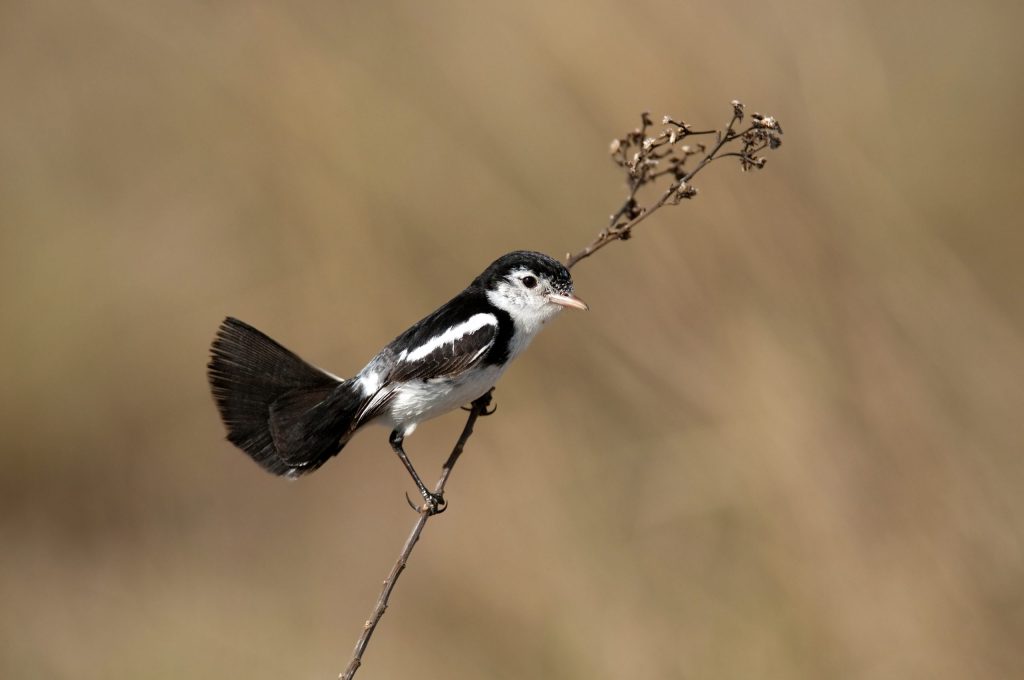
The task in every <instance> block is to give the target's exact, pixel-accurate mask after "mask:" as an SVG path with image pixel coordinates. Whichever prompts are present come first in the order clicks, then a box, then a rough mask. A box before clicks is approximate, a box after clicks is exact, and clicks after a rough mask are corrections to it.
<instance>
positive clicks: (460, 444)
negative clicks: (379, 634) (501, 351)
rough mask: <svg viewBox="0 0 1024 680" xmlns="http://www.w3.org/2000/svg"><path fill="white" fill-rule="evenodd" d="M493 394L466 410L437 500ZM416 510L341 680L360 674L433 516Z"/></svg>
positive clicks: (427, 509) (426, 509)
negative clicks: (418, 543) (421, 535)
mask: <svg viewBox="0 0 1024 680" xmlns="http://www.w3.org/2000/svg"><path fill="white" fill-rule="evenodd" d="M493 390H494V388H491V389H490V390H488V391H487V393H486V394H484V395H483V396H482V397H480V398H478V399H477V400H476V401H474V402H473V404H472V406H471V407H470V408H469V417H468V418H466V425H465V427H463V428H462V434H461V435H460V436H459V440H458V441H457V442H455V446H454V447H453V448H452V452H451V453H450V454H449V455H448V460H446V461H445V463H444V467H443V468H441V478H440V479H438V481H437V484H436V485H435V486H434V493H435V494H437V495H438V496H441V495H443V494H444V487H445V485H446V484H448V478H449V477H450V476H451V474H452V469H453V468H454V467H455V463H456V462H458V460H459V456H461V455H462V450H463V449H464V448H465V447H466V442H467V441H469V437H470V435H472V434H473V426H474V425H475V424H476V420H477V418H479V417H480V416H489V415H491V414H492V413H494V410H493V409H492V410H488V407H489V406H490V405H491V392H492V391H493ZM418 510H419V519H417V520H416V524H415V525H413V528H412V531H411V532H410V533H409V538H407V539H405V545H403V546H402V552H401V553H399V555H398V559H397V560H396V561H395V565H394V566H393V567H391V573H389V574H388V577H387V578H386V579H385V580H384V588H383V589H382V590H381V593H380V597H378V598H377V604H376V605H374V607H373V611H372V612H371V613H370V618H369V619H367V620H366V623H364V624H363V632H362V634H361V635H360V636H359V640H357V641H356V646H355V649H354V650H353V651H352V660H351V661H350V662H349V664H348V668H346V669H345V672H344V673H342V674H341V675H340V676H338V677H339V678H341V680H351V679H352V677H353V676H354V675H355V674H356V671H357V670H359V666H360V665H362V663H363V653H364V652H365V651H366V646H367V645H368V644H370V638H371V637H372V636H373V631H375V630H376V629H377V624H378V623H380V619H381V617H382V616H384V612H385V611H386V610H387V608H388V601H389V600H390V599H391V593H392V591H393V590H394V589H395V584H396V583H398V577H399V576H401V575H402V572H403V571H404V570H405V565H406V564H407V563H408V561H409V556H410V555H411V554H412V549H413V548H414V547H416V542H417V541H418V540H420V534H421V533H423V528H424V527H425V526H427V520H428V519H430V518H431V517H432V516H433V515H431V514H430V506H429V505H427V504H426V503H424V504H423V505H422V506H420V507H419V508H418Z"/></svg>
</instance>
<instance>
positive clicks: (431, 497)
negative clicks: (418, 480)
mask: <svg viewBox="0 0 1024 680" xmlns="http://www.w3.org/2000/svg"><path fill="white" fill-rule="evenodd" d="M420 493H421V494H422V495H423V505H416V504H415V503H413V502H412V499H411V498H409V494H405V502H406V503H408V504H409V507H410V508H412V509H413V510H415V511H416V512H418V513H421V514H422V513H424V512H425V513H427V516H428V517H432V516H434V515H440V514H441V513H442V512H444V511H445V510H447V509H448V501H446V500H445V499H444V496H443V495H441V494H436V493H430V492H429V491H421V492H420Z"/></svg>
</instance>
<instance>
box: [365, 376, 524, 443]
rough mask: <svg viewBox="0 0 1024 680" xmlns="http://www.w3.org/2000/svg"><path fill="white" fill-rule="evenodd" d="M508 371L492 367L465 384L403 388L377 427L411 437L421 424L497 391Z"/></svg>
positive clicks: (419, 383) (418, 384) (420, 384)
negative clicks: (493, 390)
mask: <svg viewBox="0 0 1024 680" xmlns="http://www.w3.org/2000/svg"><path fill="white" fill-rule="evenodd" d="M503 371H504V367H499V366H489V367H487V368H485V369H483V370H480V371H473V372H472V373H471V376H469V377H467V378H464V379H462V380H456V381H453V382H448V381H445V380H438V381H428V382H422V381H415V382H410V383H406V384H405V385H403V386H402V387H400V388H399V389H398V390H397V391H396V394H395V397H394V399H393V400H392V401H391V405H390V408H389V409H388V410H387V412H385V413H384V414H382V415H381V416H380V417H378V418H376V419H375V420H374V422H375V423H378V424H381V425H386V426H388V427H390V428H391V429H396V430H402V431H403V432H404V434H410V433H411V432H412V430H413V429H414V428H415V427H416V425H417V424H418V423H421V422H423V421H424V420H430V419H431V418H436V417H437V416H440V415H443V414H445V413H448V412H449V411H454V410H455V409H457V408H458V407H460V406H463V405H465V404H468V403H470V402H471V401H473V400H474V399H476V398H477V397H479V396H481V395H482V394H483V393H484V392H486V391H487V390H489V389H491V388H492V387H494V383H495V382H497V381H498V378H499V377H501V374H502V372H503Z"/></svg>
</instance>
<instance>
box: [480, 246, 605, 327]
mask: <svg viewBox="0 0 1024 680" xmlns="http://www.w3.org/2000/svg"><path fill="white" fill-rule="evenodd" d="M474 283H475V284H476V285H479V286H480V287H482V288H483V289H484V290H485V291H486V293H487V298H488V299H489V300H490V301H491V304H493V305H494V306H495V307H498V308H499V309H503V310H505V311H506V312H508V313H509V314H510V315H511V316H512V319H513V320H514V321H515V322H516V324H517V325H519V326H521V327H523V328H524V329H526V330H531V331H532V330H536V329H537V328H539V327H540V326H541V325H542V324H544V323H545V322H546V321H547V320H548V319H550V318H552V317H554V316H555V315H556V314H558V312H560V311H562V309H564V308H565V307H572V308H575V309H587V304H586V303H585V302H583V300H580V299H579V298H578V297H576V296H575V295H574V294H573V287H572V276H570V275H569V270H568V269H566V268H565V267H564V266H563V265H562V263H561V262H559V261H558V260H556V259H554V258H552V257H548V256H547V255H544V254H543V253H535V252H531V251H528V250H517V251H514V252H511V253H508V254H507V255H502V256H501V257H499V258H498V259H497V260H495V261H494V262H492V263H491V266H489V267H488V268H487V269H485V270H484V272H483V273H482V274H481V275H480V276H478V277H477V279H476V281H474Z"/></svg>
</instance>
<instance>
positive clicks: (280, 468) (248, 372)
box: [207, 317, 362, 476]
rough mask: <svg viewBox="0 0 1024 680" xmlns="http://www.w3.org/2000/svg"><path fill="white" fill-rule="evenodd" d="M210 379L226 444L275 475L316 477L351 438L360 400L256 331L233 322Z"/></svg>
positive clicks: (217, 349)
mask: <svg viewBox="0 0 1024 680" xmlns="http://www.w3.org/2000/svg"><path fill="white" fill-rule="evenodd" d="M210 354H211V358H210V363H209V365H208V366H207V377H208V378H209V380H210V389H211V390H212V391H213V398H214V400H215V401H216V402H217V409H218V410H219V411H220V416H221V419H223V421H224V425H225V426H226V427H227V429H228V440H229V441H230V442H231V443H232V444H234V445H235V446H237V447H238V448H240V449H242V450H243V451H245V452H246V453H247V454H249V455H250V456H251V457H252V459H253V460H255V461H256V462H257V463H259V464H260V465H262V466H263V467H264V468H265V469H266V470H268V471H269V472H273V473H274V474H275V475H289V476H297V475H301V474H304V473H306V472H312V471H313V470H316V469H317V468H318V467H320V466H321V465H323V464H324V463H326V462H327V460H328V459H329V458H330V457H331V456H334V455H336V454H337V453H338V452H339V451H341V448H342V447H343V446H344V445H345V442H346V441H348V437H349V436H350V435H351V433H352V429H353V428H352V425H353V420H354V419H355V416H356V413H357V412H358V410H359V408H360V407H361V406H362V399H361V397H360V394H359V391H358V389H357V388H356V386H355V385H354V383H353V381H350V380H349V381H340V380H338V379H337V378H335V377H334V376H331V375H328V374H327V373H325V372H323V371H321V370H320V369H318V368H316V367H315V366H311V365H310V364H307V363H306V362H305V361H303V360H302V359H300V358H299V357H297V356H295V355H294V354H292V353H291V352H289V351H288V350H287V349H285V348H284V347H282V346H281V345H279V344H277V343H276V342H274V341H273V340H271V339H270V338H268V337H267V336H266V335H264V334H263V333H261V332H259V331H258V330H256V329H255V328H253V327H252V326H250V325H248V324H246V323H243V322H241V321H239V320H238V319H233V318H231V317H228V318H227V319H225V320H224V323H222V324H221V325H220V329H218V331H217V337H216V338H215V339H214V341H213V346H212V347H211V349H210Z"/></svg>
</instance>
